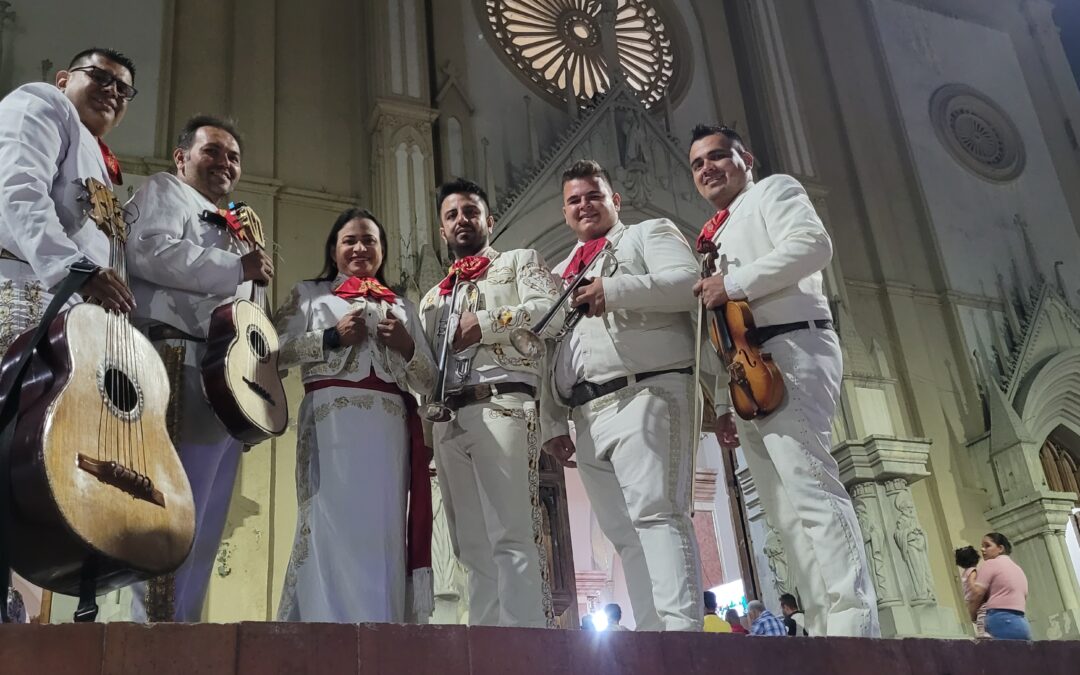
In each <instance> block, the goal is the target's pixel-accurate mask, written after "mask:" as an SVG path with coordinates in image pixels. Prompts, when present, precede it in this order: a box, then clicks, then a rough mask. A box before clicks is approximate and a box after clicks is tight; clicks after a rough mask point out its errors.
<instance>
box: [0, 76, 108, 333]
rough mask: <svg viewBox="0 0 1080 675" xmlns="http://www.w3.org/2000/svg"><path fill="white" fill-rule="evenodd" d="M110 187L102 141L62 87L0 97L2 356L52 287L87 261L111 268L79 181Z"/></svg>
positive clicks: (35, 86)
mask: <svg viewBox="0 0 1080 675" xmlns="http://www.w3.org/2000/svg"><path fill="white" fill-rule="evenodd" d="M87 178H94V179H97V180H99V181H101V183H103V184H104V185H106V186H108V187H112V182H111V181H110V180H109V172H108V169H106V168H105V160H104V159H102V157H101V149H100V147H99V146H98V142H97V139H96V138H94V136H93V134H91V133H90V130H89V129H87V128H86V126H84V125H83V123H82V122H81V121H80V120H79V112H78V111H77V110H76V109H75V106H74V105H73V104H72V103H71V101H70V100H68V98H67V96H65V95H64V93H63V92H62V91H60V90H59V89H57V88H56V87H54V86H53V85H51V84H45V83H41V82H35V83H32V84H26V85H23V86H21V87H19V88H18V89H16V90H14V91H12V92H11V93H10V94H8V95H7V96H5V97H4V99H3V101H0V248H3V249H5V250H7V251H8V253H9V254H10V255H12V256H14V257H16V258H19V259H20V260H23V261H25V262H20V261H19V260H10V259H0V353H3V352H4V351H6V350H7V348H8V346H9V345H10V343H11V341H12V340H14V338H15V337H16V336H17V335H18V334H19V333H21V332H22V331H24V330H26V329H27V328H29V327H31V326H32V325H34V324H36V323H38V321H39V320H40V318H41V315H42V313H43V312H44V310H45V306H46V305H47V304H48V301H49V299H50V297H51V296H50V291H51V290H52V289H54V288H55V287H56V286H57V284H59V283H60V282H61V281H63V279H64V278H65V277H66V276H67V275H68V271H69V268H70V267H71V265H72V263H75V262H78V261H79V260H82V259H83V258H87V259H89V260H90V261H91V262H93V263H95V264H97V265H101V266H108V265H109V239H108V237H106V236H105V233H104V232H102V231H101V230H100V229H98V226H97V224H95V223H94V222H93V221H92V220H90V219H89V218H87V217H86V215H85V210H86V207H85V205H84V204H83V203H80V202H79V201H78V199H79V198H80V197H81V196H82V195H83V188H82V187H81V186H80V185H76V181H79V182H82V181H85V179H87Z"/></svg>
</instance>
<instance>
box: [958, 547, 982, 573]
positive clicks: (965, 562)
mask: <svg viewBox="0 0 1080 675" xmlns="http://www.w3.org/2000/svg"><path fill="white" fill-rule="evenodd" d="M978 564H979V552H978V551H976V550H975V547H974V546H965V547H963V548H958V549H956V566H957V567H959V568H960V569H964V570H966V569H968V568H969V567H975V566H976V565H978Z"/></svg>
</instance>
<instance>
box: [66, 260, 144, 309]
mask: <svg viewBox="0 0 1080 675" xmlns="http://www.w3.org/2000/svg"><path fill="white" fill-rule="evenodd" d="M79 293H81V294H82V295H83V296H85V297H86V298H88V299H89V300H90V301H91V302H93V303H94V304H97V305H101V306H102V307H104V308H105V309H111V310H113V311H115V312H124V313H125V314H126V313H128V312H130V311H131V310H133V309H135V296H134V295H132V294H131V289H130V288H128V285H127V284H126V283H124V280H123V279H122V278H120V275H119V274H117V273H116V270H114V269H112V268H110V267H102V268H101V269H99V270H98V271H97V272H94V274H93V276H91V277H90V278H89V279H87V280H86V283H84V284H83V286H82V288H81V289H80V290H79Z"/></svg>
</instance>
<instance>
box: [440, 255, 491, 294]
mask: <svg viewBox="0 0 1080 675" xmlns="http://www.w3.org/2000/svg"><path fill="white" fill-rule="evenodd" d="M490 264H491V258H488V257H487V256H483V255H468V256H465V257H464V258H460V259H458V260H455V261H454V264H453V265H450V273H449V274H447V275H446V278H445V279H443V280H442V281H440V282H439V295H450V294H451V293H453V292H454V283H455V280H456V279H461V280H462V281H475V280H476V279H479V278H480V277H481V276H482V275H483V274H484V272H486V271H487V268H488V265H490Z"/></svg>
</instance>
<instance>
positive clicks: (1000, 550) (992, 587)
mask: <svg viewBox="0 0 1080 675" xmlns="http://www.w3.org/2000/svg"><path fill="white" fill-rule="evenodd" d="M1010 553H1012V544H1010V543H1009V540H1008V539H1007V538H1006V537H1005V535H1003V534H1001V533H1000V532H991V533H989V534H987V535H986V536H985V537H983V539H982V556H983V564H982V567H981V568H980V569H979V575H978V579H976V580H975V582H974V583H973V584H972V585H971V588H972V594H971V599H970V600H968V601H967V606H968V614H970V615H971V620H972V621H975V620H976V619H977V618H978V614H979V606H980V605H982V606H985V607H986V632H987V633H990V637H992V638H994V639H997V640H1030V639H1031V625H1030V624H1028V620H1027V617H1026V616H1024V611H1025V609H1026V607H1027V594H1028V582H1027V575H1025V574H1024V570H1022V569H1020V566H1019V565H1017V564H1016V563H1015V562H1013V560H1012V558H1010V557H1009V554H1010ZM984 603H985V604H984Z"/></svg>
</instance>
